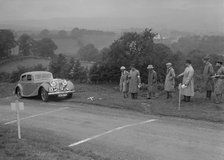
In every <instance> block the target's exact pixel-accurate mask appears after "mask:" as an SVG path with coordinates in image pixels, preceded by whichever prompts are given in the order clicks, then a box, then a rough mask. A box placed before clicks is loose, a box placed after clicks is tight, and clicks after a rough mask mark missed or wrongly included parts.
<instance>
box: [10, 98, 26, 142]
mask: <svg viewBox="0 0 224 160" xmlns="http://www.w3.org/2000/svg"><path fill="white" fill-rule="evenodd" d="M11 110H12V111H16V119H17V130H18V139H21V127H20V110H24V103H23V102H19V101H18V100H16V101H15V103H11Z"/></svg>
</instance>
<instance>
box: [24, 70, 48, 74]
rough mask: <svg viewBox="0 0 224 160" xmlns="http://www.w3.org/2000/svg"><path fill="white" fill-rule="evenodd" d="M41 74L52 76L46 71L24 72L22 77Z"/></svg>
mask: <svg viewBox="0 0 224 160" xmlns="http://www.w3.org/2000/svg"><path fill="white" fill-rule="evenodd" d="M42 73H48V74H52V73H51V72H48V71H32V72H25V73H23V74H22V75H26V74H32V75H34V74H42Z"/></svg>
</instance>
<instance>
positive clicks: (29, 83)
mask: <svg viewBox="0 0 224 160" xmlns="http://www.w3.org/2000/svg"><path fill="white" fill-rule="evenodd" d="M35 89H36V85H35V83H34V78H33V75H31V74H27V75H26V78H25V80H24V81H23V95H24V96H31V95H32V93H33V92H34V91H35Z"/></svg>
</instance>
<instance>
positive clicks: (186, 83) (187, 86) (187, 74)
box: [177, 60, 194, 102]
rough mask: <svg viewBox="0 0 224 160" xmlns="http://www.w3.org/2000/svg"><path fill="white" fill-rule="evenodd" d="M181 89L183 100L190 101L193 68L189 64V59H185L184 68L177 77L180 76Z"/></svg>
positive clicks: (192, 86)
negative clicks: (181, 78)
mask: <svg viewBox="0 0 224 160" xmlns="http://www.w3.org/2000/svg"><path fill="white" fill-rule="evenodd" d="M182 76H183V81H182V90H181V93H182V95H183V96H184V99H183V100H184V101H185V102H190V99H191V97H193V96H194V78H193V76H194V69H193V67H192V65H191V60H186V68H185V70H184V72H183V73H181V74H180V75H178V76H177V77H182Z"/></svg>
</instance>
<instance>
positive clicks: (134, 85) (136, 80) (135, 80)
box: [129, 64, 141, 99]
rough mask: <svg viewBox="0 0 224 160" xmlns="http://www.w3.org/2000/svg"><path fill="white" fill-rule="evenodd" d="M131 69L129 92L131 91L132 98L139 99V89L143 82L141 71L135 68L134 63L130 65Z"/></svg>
mask: <svg viewBox="0 0 224 160" xmlns="http://www.w3.org/2000/svg"><path fill="white" fill-rule="evenodd" d="M130 68H131V70H130V73H129V93H131V98H132V99H137V97H138V90H139V87H140V84H141V78H140V73H139V71H138V70H137V69H136V68H135V66H134V64H132V65H131V66H130Z"/></svg>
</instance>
